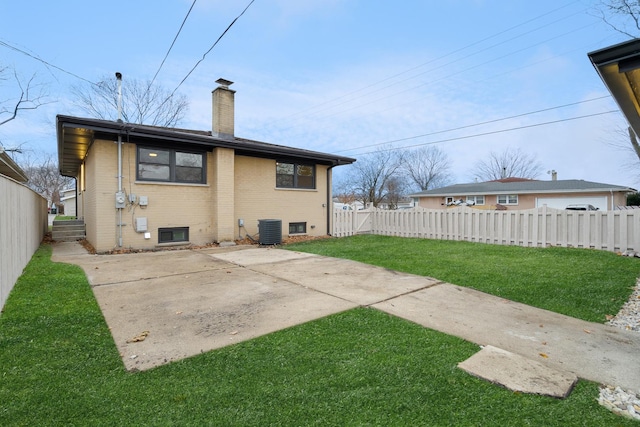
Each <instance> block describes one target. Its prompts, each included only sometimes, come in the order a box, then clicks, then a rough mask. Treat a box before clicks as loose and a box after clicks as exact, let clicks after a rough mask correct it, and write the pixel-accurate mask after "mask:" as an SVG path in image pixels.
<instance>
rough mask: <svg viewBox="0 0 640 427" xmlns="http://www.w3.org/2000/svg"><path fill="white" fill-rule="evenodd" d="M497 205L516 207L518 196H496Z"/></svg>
mask: <svg viewBox="0 0 640 427" xmlns="http://www.w3.org/2000/svg"><path fill="white" fill-rule="evenodd" d="M498 203H499V204H501V205H517V204H518V195H517V194H500V195H498Z"/></svg>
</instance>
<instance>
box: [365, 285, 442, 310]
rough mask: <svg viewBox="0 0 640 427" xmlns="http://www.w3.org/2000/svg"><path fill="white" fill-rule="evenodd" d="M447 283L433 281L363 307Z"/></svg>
mask: <svg viewBox="0 0 640 427" xmlns="http://www.w3.org/2000/svg"><path fill="white" fill-rule="evenodd" d="M445 284H447V282H443V281H438V282H435V283H431V284H429V285H426V286H423V287H421V288H418V289H412V290H410V291H407V292H404V293H401V294H398V295H393V296H390V297H389V298H385V299H383V300H380V301H376V302H372V303H369V304H364V305H363V307H370V306H372V305H375V304H382V303H385V302H389V301H391V300H394V299H396V298H400V297H404V296H407V295H411V294H415V293H416V292H420V291H424V290H425V289H430V288H433V287H436V286H439V285H445Z"/></svg>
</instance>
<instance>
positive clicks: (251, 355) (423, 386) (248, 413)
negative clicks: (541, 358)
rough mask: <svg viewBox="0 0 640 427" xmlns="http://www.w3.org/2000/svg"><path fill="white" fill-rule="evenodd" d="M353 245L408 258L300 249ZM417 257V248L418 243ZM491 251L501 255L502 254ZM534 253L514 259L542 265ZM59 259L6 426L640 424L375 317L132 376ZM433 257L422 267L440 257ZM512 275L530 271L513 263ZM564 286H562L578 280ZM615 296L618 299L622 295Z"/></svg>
mask: <svg viewBox="0 0 640 427" xmlns="http://www.w3.org/2000/svg"><path fill="white" fill-rule="evenodd" d="M340 242H342V244H344V245H345V247H346V248H348V247H354V246H360V248H361V249H362V247H363V245H368V244H371V245H373V246H375V247H377V249H376V250H373V251H370V253H372V254H373V253H375V254H376V255H375V256H376V257H380V258H385V256H384V254H380V251H382V248H385V247H386V248H388V250H392V249H393V250H395V249H397V247H398V246H397V245H398V243H397V241H396V240H395V239H386V238H375V237H371V238H370V239H364V240H362V239H360V238H355V239H342V240H327V241H323V242H317V243H312V244H305V245H303V246H296V249H297V250H302V249H304V250H323V251H324V250H326V248H327V247H329V246H332V247H333V248H334V250H335V248H336V247H337V246H335V245H336V244H338V246H339V243H340ZM436 243H438V245H441V246H438V247H439V250H440V251H442V252H443V255H444V253H448V255H447V256H448V257H453V256H454V252H456V248H462V249H461V250H460V253H459V254H458V256H459V258H460V259H464V258H465V254H469V251H470V249H469V248H468V247H467V246H466V245H465V246H459V245H457V244H456V243H454V242H450V243H451V247H449V248H447V245H446V244H443V243H441V242H436ZM406 244H407V245H408V247H413V245H414V244H415V242H413V241H407V242H406ZM322 247H325V249H321V248H322ZM482 247H483V248H486V249H488V251H489V252H492V249H493V248H492V247H489V246H482ZM314 248H315V249H314ZM506 249H507V250H508V249H513V250H515V251H519V249H517V248H506ZM414 250H417V249H411V251H412V252H413V251H414ZM526 252H527V251H526V250H525V251H523V252H522V253H521V255H522V256H515V255H514V258H513V259H520V258H522V257H523V256H524V257H525V258H528V257H529V256H527V254H526ZM532 252H536V253H537V252H539V251H537V250H532ZM556 252H557V251H556V250H552V251H551V253H552V254H556ZM559 252H562V251H559ZM568 252H573V251H568ZM584 252H585V253H587V254H590V255H589V257H590V258H589V259H587V260H585V261H574V262H576V263H580V265H581V263H583V262H586V263H587V264H589V263H594V264H601V263H602V264H605V265H608V266H617V269H618V270H624V271H627V270H628V271H632V270H633V269H634V268H635V269H636V273H637V272H638V271H639V270H640V269H639V268H637V266H640V264H637V260H631V259H623V258H621V257H610V256H609V254H606V253H603V252H595V251H584ZM517 253H520V252H517ZM50 254H51V248H50V247H49V246H47V245H43V246H42V247H41V248H40V249H39V250H38V252H37V253H36V254H35V255H34V257H33V259H32V260H31V262H30V264H29V265H28V266H27V268H26V269H25V272H24V274H23V276H22V277H21V278H20V279H19V281H18V283H17V284H16V287H15V288H14V290H13V292H12V293H11V295H10V297H9V300H8V301H7V304H6V306H5V309H4V313H3V314H2V315H1V316H0V425H2V426H14V425H21V426H35V425H38V426H41V425H65V426H66V425H78V426H86V425H91V426H93V425H104V426H120V425H131V426H142V425H154V426H157V425H163V426H164V425H180V426H183V425H194V426H203V425H215V426H234V425H235V426H267V425H283V426H305V425H330V426H343V425H348V426H363V425H370V426H375V425H379V426H420V425H426V426H430V425H433V426H450V425H455V426H523V425H534V426H583V425H586V426H637V425H638V423H637V422H634V421H631V420H627V419H624V418H620V417H617V416H615V415H613V414H612V413H610V412H608V411H607V410H605V409H604V408H602V407H600V406H599V405H597V403H596V398H597V395H598V390H597V385H596V384H594V383H590V382H585V381H581V382H579V384H578V385H577V387H576V389H575V390H574V391H573V393H572V394H571V396H570V397H569V398H568V399H565V400H556V399H552V398H546V397H541V396H530V395H523V394H519V393H513V392H509V391H508V390H506V389H503V388H501V387H499V386H495V385H491V384H488V383H486V382H484V381H482V380H479V379H476V378H474V377H472V376H470V375H467V374H466V373H464V372H463V371H461V370H459V369H457V368H456V365H457V363H459V362H460V361H462V360H465V359H466V358H468V357H469V356H471V355H472V354H474V353H475V352H476V351H478V348H477V346H475V345H473V344H470V343H467V342H465V341H462V340H460V339H458V338H455V337H451V336H447V335H444V334H441V333H438V332H435V331H432V330H429V329H425V328H422V327H420V326H418V325H416V324H413V323H410V322H407V321H404V320H402V319H398V318H394V317H391V316H389V315H387V314H385V313H382V312H378V311H376V310H374V309H366V308H359V309H354V310H350V311H347V312H344V313H340V314H337V315H333V316H329V317H326V318H324V319H320V320H318V321H314V322H309V323H306V324H304V325H300V326H296V327H293V328H289V329H286V330H283V331H280V332H277V333H274V334H270V335H268V336H265V337H261V338H258V339H254V340H251V341H248V342H244V343H240V344H236V345H233V346H230V347H227V348H223V349H220V350H216V351H212V352H208V353H205V354H202V355H199V356H196V357H193V358H190V359H186V360H183V361H180V362H175V363H172V364H169V365H166V366H162V367H159V368H156V369H153V370H150V371H146V372H137V373H128V372H126V371H125V370H124V368H123V366H122V363H121V361H120V359H119V356H118V352H117V349H116V347H115V344H114V343H113V340H112V339H111V335H110V333H109V330H108V328H107V325H106V324H105V322H104V319H103V317H102V314H101V312H100V310H99V308H98V305H97V303H96V301H95V299H94V297H93V294H92V292H91V289H90V287H89V285H88V283H87V280H86V278H85V276H84V274H83V272H82V270H81V269H80V268H78V267H75V266H69V265H64V264H54V263H52V262H51V261H50ZM391 254H392V252H387V255H386V258H391ZM423 255H424V256H422V257H417V258H423V259H428V258H430V257H431V255H428V254H426V253H425V254H423ZM542 255H545V256H546V254H545V253H544V251H542V252H541V254H540V256H542ZM475 256H480V255H478V254H476V255H475ZM494 256H497V255H495V254H494V255H490V258H491V259H493V257H494ZM531 257H535V256H531ZM401 258H407V257H406V256H403V257H401ZM576 258H580V255H576ZM553 259H554V262H553V263H556V261H555V260H556V259H559V260H562V259H564V258H563V257H561V256H555V255H554V256H553ZM570 259H572V258H571V257H570ZM633 261H635V262H636V263H635V264H634V263H633ZM404 262H406V260H405V261H403V262H399V263H400V264H402V263H404ZM558 262H559V261H558ZM561 262H569V260H564V261H561ZM618 262H619V263H620V264H617V263H618ZM431 263H435V262H434V261H433V260H432V261H431ZM505 263H506V264H509V263H511V264H518V263H517V262H515V261H508V258H505V260H503V261H502V262H501V264H503V265H504V264H505ZM549 263H550V264H551V262H549ZM407 265H408V264H407ZM543 265H544V263H543ZM570 265H571V266H573V265H574V264H573V263H570ZM458 267H460V265H458ZM505 267H513V266H509V265H506V266H505ZM507 269H511V268H507ZM444 270H446V269H444V267H443V270H442V271H444ZM560 270H562V269H560ZM565 270H567V269H566V268H565ZM416 272H418V273H420V274H427V273H426V271H422V270H421V271H416ZM428 274H432V273H428ZM456 274H458V275H459V277H464V274H462V273H456ZM478 274H479V273H478ZM483 274H486V273H483ZM609 274H610V275H614V276H615V275H616V274H617V273H615V272H611V271H609ZM626 274H630V273H626ZM567 276H573V273H570V272H569V273H567ZM625 277H626V276H625ZM440 278H442V277H440ZM557 279H558V286H559V285H560V284H561V283H564V282H565V281H568V279H567V278H565V277H564V276H562V277H557ZM447 280H449V279H447ZM619 280H622V278H619ZM625 280H627V281H628V283H625V284H622V285H620V287H622V288H628V287H629V286H630V285H631V284H632V283H630V282H629V281H631V276H629V277H628V278H627V279H625ZM496 286H498V287H500V286H499V285H498V284H497V285H496ZM508 287H512V286H508ZM610 287H611V288H612V289H611V291H612V292H613V288H615V286H613V285H611V286H610ZM616 292H617V291H616ZM629 292H630V291H629ZM620 293H622V294H623V293H624V292H623V291H621V292H620ZM603 294H604V295H607V297H606V298H607V299H611V298H609V296H608V295H609V293H608V290H607V291H603V292H600V293H599V294H598V295H600V296H601V295H603ZM627 294H628V293H627ZM614 298H618V299H619V298H620V297H614ZM572 305H575V304H572ZM604 312H606V311H604ZM604 312H602V313H600V315H602V314H603V313H604Z"/></svg>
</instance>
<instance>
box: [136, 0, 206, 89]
mask: <svg viewBox="0 0 640 427" xmlns="http://www.w3.org/2000/svg"><path fill="white" fill-rule="evenodd" d="M196 1H198V0H193V3H191V7H190V8H189V11H188V12H187V15H186V16H185V17H184V19H183V20H182V24H181V25H180V28H179V29H178V32H177V34H176V36H175V37H174V38H173V42H171V46H169V50H167V54H166V55H165V56H164V59H163V60H162V63H161V64H160V66H159V67H158V71H156V74H155V75H154V76H153V78H152V79H151V83H149V86H148V87H147V92H149V89H150V88H151V86H152V85H153V82H155V81H156V77H158V73H160V70H161V69H162V66H163V65H164V62H165V61H166V60H167V57H169V53H170V52H171V49H173V45H174V44H176V40H178V36H179V35H180V33H181V32H182V28H183V27H184V24H185V22H187V18H188V17H189V15H190V14H191V10H193V6H195V5H196Z"/></svg>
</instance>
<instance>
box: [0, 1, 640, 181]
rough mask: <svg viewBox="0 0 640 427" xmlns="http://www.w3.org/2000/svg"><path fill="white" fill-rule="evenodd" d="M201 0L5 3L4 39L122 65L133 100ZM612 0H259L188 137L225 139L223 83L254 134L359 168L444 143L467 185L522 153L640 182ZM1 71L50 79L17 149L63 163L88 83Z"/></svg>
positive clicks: (16, 133) (22, 66) (186, 40)
mask: <svg viewBox="0 0 640 427" xmlns="http://www.w3.org/2000/svg"><path fill="white" fill-rule="evenodd" d="M192 2H193V1H192V0H172V1H169V0H164V1H161V2H159V1H150V0H134V1H121V0H112V1H109V2H106V1H93V2H89V1H86V0H85V1H76V0H67V1H62V2H50V1H43V0H41V1H31V2H5V4H4V5H3V6H2V13H1V14H0V42H3V43H5V44H8V45H10V46H14V47H17V48H19V49H21V50H24V51H28V52H29V53H31V54H32V55H34V56H37V57H39V58H41V59H43V60H45V61H47V62H49V63H50V64H53V65H55V66H56V67H59V68H61V69H64V70H65V71H67V72H69V73H72V74H75V75H76V76H80V77H82V78H83V79H86V80H89V81H94V82H95V81H98V80H99V79H100V78H101V77H102V76H104V75H114V73H115V72H116V71H119V72H121V73H122V74H123V76H124V77H123V82H124V83H123V84H124V90H126V82H127V78H135V79H138V80H147V79H151V78H152V77H153V75H154V74H155V73H156V71H157V70H158V67H159V66H160V63H161V61H162V59H163V58H164V56H165V54H166V52H167V49H168V48H169V46H170V44H171V42H172V41H173V39H174V37H175V35H176V33H177V31H178V28H179V27H180V24H181V23H182V21H183V19H184V17H185V15H186V13H187V11H188V10H189V8H190V7H191V4H192ZM597 2H598V0H577V1H569V0H567V1H558V0H539V1H530V0H522V1H521V0H510V1H505V0H501V1H498V0H442V1H421V0H395V1H390V0H305V1H300V0H256V1H255V2H254V3H253V4H252V5H251V7H249V9H248V10H247V11H246V13H245V14H244V15H243V16H242V17H240V18H239V19H238V21H237V22H236V23H235V25H234V26H233V27H232V28H231V29H230V30H229V32H228V33H227V34H226V35H225V36H224V37H223V38H222V40H221V41H220V42H219V43H218V45H217V46H216V47H215V48H214V49H213V50H212V51H211V52H210V53H209V54H208V55H207V56H206V58H205V59H204V60H203V61H202V62H201V63H200V65H199V66H198V67H197V68H196V69H195V71H194V72H193V73H192V74H191V75H190V77H189V78H188V79H187V80H186V81H185V82H184V83H183V84H182V86H181V87H180V88H179V90H178V92H179V93H182V94H184V95H186V96H187V98H188V99H189V102H190V109H189V113H188V115H187V117H186V119H185V120H184V122H183V123H182V124H181V127H187V128H193V129H207V130H208V129H210V128H211V90H212V89H214V88H215V87H216V86H217V85H216V83H215V80H217V79H218V78H220V77H223V78H226V79H228V80H231V81H234V82H235V83H234V85H233V86H232V88H233V89H235V90H236V91H237V92H236V115H235V117H236V136H239V137H243V138H250V139H256V140H260V141H265V142H271V143H276V144H282V145H289V146H293V147H300V148H307V149H312V150H317V151H323V152H332V153H336V154H341V155H345V156H352V157H356V158H358V157H362V155H363V154H364V153H367V152H370V151H372V150H375V149H376V147H377V146H382V145H380V144H384V143H386V142H389V141H396V142H394V143H393V144H394V146H395V147H396V148H397V149H403V147H407V146H422V145H430V144H433V145H436V146H437V147H439V148H440V149H442V150H443V151H444V152H445V153H447V155H448V156H449V157H450V159H451V161H452V166H453V168H452V173H453V181H454V182H469V181H471V180H472V176H473V174H472V171H473V165H474V164H475V163H476V161H477V160H479V159H483V158H486V156H487V155H488V154H489V153H490V152H491V151H495V152H501V151H502V150H504V149H505V148H507V147H513V148H520V149H521V150H522V151H524V152H525V153H528V154H531V155H533V156H535V157H537V159H538V160H539V161H540V163H541V164H542V165H543V168H544V171H543V173H542V174H541V175H540V176H539V177H538V178H539V179H550V176H549V175H547V174H546V171H547V170H552V169H553V170H556V171H557V172H558V177H559V179H585V180H590V181H597V182H605V183H610V184H616V185H628V186H632V187H634V188H640V175H639V174H638V173H637V172H634V171H633V170H631V169H629V168H628V167H627V165H628V164H630V163H631V162H632V160H633V155H632V154H631V153H630V152H628V151H624V150H620V149H616V148H615V147H612V146H611V143H616V142H618V143H622V144H624V143H625V141H624V138H623V137H621V136H620V135H619V134H617V133H616V130H617V129H620V128H624V127H625V126H626V125H625V122H624V119H623V117H622V115H621V114H620V113H619V112H613V113H612V112H611V111H612V110H617V106H616V105H615V103H614V101H613V100H612V98H611V97H610V96H608V95H609V94H608V92H607V90H606V88H605V87H604V85H603V83H602V82H601V80H600V79H599V77H598V75H597V74H596V72H595V70H594V68H593V67H592V65H591V64H590V62H589V60H588V57H587V53H588V52H590V51H593V50H597V49H600V48H603V47H607V46H609V45H612V44H615V43H618V42H621V41H624V40H626V39H627V37H626V36H623V35H622V34H620V33H618V32H616V31H614V30H612V29H611V28H610V27H608V26H607V25H606V24H605V23H604V22H603V21H602V20H601V19H600V18H598V17H597V16H595V14H596V10H595V9H594V5H595V4H596V3H597ZM247 4H249V0H232V1H230V0H226V1H219V0H198V1H197V2H196V4H195V6H194V8H193V11H192V12H191V15H190V16H189V18H188V19H187V21H186V23H185V26H184V28H183V30H182V33H181V34H180V36H179V38H178V39H177V41H176V44H175V46H174V48H173V50H172V52H171V54H170V55H169V57H168V59H167V61H166V62H165V64H164V66H163V67H162V69H161V70H160V73H159V74H158V77H157V79H156V82H157V83H158V84H160V85H162V86H163V87H165V88H166V89H169V90H173V89H174V88H176V86H177V85H178V84H179V83H180V81H181V80H182V79H183V78H184V77H185V76H186V74H187V73H188V72H189V70H191V68H192V67H193V66H194V65H195V64H196V62H197V61H198V60H200V59H201V58H202V55H203V54H204V53H205V52H206V51H207V50H208V49H209V48H210V47H211V45H212V44H213V43H214V42H215V40H216V39H217V38H218V37H219V36H220V34H221V33H222V32H223V31H224V30H225V28H227V26H228V25H229V24H230V23H231V21H232V20H233V19H234V18H236V17H237V16H238V15H239V14H240V13H241V12H242V10H243V9H244V8H245V7H246V6H247ZM0 64H1V65H8V66H11V67H14V68H15V70H16V71H17V72H18V73H19V75H21V76H22V78H23V79H26V78H29V77H31V76H32V75H33V74H34V73H35V74H36V79H37V81H38V82H39V83H42V84H43V85H45V86H46V89H47V92H48V94H49V100H50V101H52V102H51V103H49V104H47V105H45V106H43V107H41V108H39V109H37V110H35V111H25V112H22V113H21V114H20V115H19V116H18V118H17V119H16V120H14V121H12V122H10V123H8V124H6V125H4V126H1V127H0V141H1V142H2V144H3V145H4V146H5V147H8V148H11V147H15V146H18V145H21V146H22V148H26V149H30V150H34V151H46V152H51V153H55V152H56V142H55V115H56V114H67V115H79V116H83V115H84V114H83V113H81V112H80V110H78V108H77V107H76V106H74V99H73V97H72V95H71V94H70V91H69V89H70V86H71V85H72V84H78V83H79V82H80V80H79V79H78V78H77V77H74V76H72V75H70V74H68V73H65V72H62V71H60V70H58V69H56V68H53V67H51V66H46V65H45V64H43V63H42V62H39V61H37V60H34V59H33V58H30V57H29V56H27V55H25V54H23V53H20V52H17V51H15V50H13V49H10V48H8V47H6V45H2V44H0ZM12 86H14V85H11V84H10V81H7V82H4V83H2V84H1V85H0V99H10V98H11V97H12V96H15V93H14V92H13V90H12ZM569 104H570V105H569ZM560 106H565V107H562V108H556V107H560ZM539 110H546V111H544V112H540V113H536V114H525V113H530V112H534V111H539ZM513 116H518V117H513ZM581 116H589V117H587V118H578V117H581ZM509 117H513V118H511V119H509ZM485 122H491V123H486V124H483V125H481V123H485ZM548 122H557V123H550V124H546V125H545V124H544V123H548ZM516 128H522V129H520V130H509V129H516ZM452 129H453V130H452ZM443 131H446V132H443ZM429 134H431V135H429ZM481 134H485V135H484V136H477V135H481ZM421 135H427V136H421ZM17 160H19V158H18V159H17ZM339 169H343V168H339ZM343 173H344V171H343Z"/></svg>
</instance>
